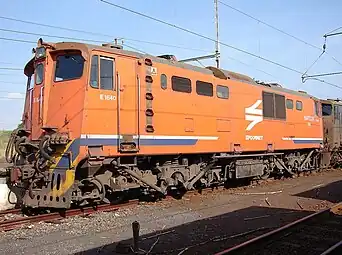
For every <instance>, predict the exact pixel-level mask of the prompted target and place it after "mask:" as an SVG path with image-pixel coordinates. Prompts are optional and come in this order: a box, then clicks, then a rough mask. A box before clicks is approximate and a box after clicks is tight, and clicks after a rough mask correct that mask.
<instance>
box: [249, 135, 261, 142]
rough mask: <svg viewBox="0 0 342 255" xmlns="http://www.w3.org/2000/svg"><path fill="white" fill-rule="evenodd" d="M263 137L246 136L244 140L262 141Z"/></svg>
mask: <svg viewBox="0 0 342 255" xmlns="http://www.w3.org/2000/svg"><path fill="white" fill-rule="evenodd" d="M263 139H264V137H263V136H262V135H246V140H252V141H262V140H263Z"/></svg>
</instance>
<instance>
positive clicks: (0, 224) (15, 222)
mask: <svg viewBox="0 0 342 255" xmlns="http://www.w3.org/2000/svg"><path fill="white" fill-rule="evenodd" d="M306 175H310V173H306ZM296 177H300V175H298V176H296ZM270 180H271V179H269V180H257V181H252V182H251V184H250V185H253V184H255V183H259V184H266V185H267V184H268V181H270ZM274 181H280V180H277V179H275V180H274ZM244 186H246V185H242V186H240V185H238V186H236V187H229V188H228V190H231V191H234V190H235V189H237V190H238V189H239V188H241V187H244ZM247 186H249V185H247ZM222 189H225V188H224V187H216V188H215V189H213V188H205V189H203V190H202V192H205V191H209V192H210V191H214V190H216V191H217V190H222ZM202 192H201V193H202ZM192 193H198V191H195V190H193V191H188V192H187V194H192ZM167 198H169V199H170V196H167ZM137 203H138V199H132V200H130V202H128V203H123V204H117V205H108V204H104V205H98V206H97V207H96V208H92V207H87V208H83V209H82V208H81V209H69V210H66V211H65V213H64V215H63V214H61V213H58V212H54V213H45V214H41V215H34V216H26V217H23V215H22V210H21V209H9V210H4V211H0V217H3V216H5V215H8V214H14V215H18V216H19V215H21V216H20V217H19V218H15V219H7V220H3V221H0V231H8V230H12V229H15V228H18V227H20V226H22V225H24V224H28V223H35V222H39V221H51V220H59V219H63V218H66V217H70V216H76V215H82V214H89V213H92V212H97V211H114V210H117V209H119V208H120V207H125V206H127V205H133V204H137Z"/></svg>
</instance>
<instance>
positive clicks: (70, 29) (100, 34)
mask: <svg viewBox="0 0 342 255" xmlns="http://www.w3.org/2000/svg"><path fill="white" fill-rule="evenodd" d="M0 18H1V19H7V20H12V21H17V22H23V23H28V24H34V25H39V26H44V27H49V28H57V29H60V30H66V31H74V32H81V33H85V34H90V35H98V36H105V37H111V38H113V36H111V35H108V34H103V33H93V32H89V31H85V30H78V29H72V28H65V27H60V26H54V25H48V24H43V23H37V22H31V21H25V20H20V19H14V18H9V17H4V16H0ZM0 30H2V31H5V32H12V33H22V34H30V35H39V36H48V37H55V38H62V39H72V40H82V39H79V38H75V37H65V36H55V35H50V34H49V35H43V34H37V33H32V32H26V31H25V32H24V31H19V30H10V29H3V28H2V29H0ZM0 39H2V38H0ZM122 39H124V40H128V41H136V42H141V43H148V44H154V45H160V46H165V47H173V48H178V49H185V50H193V51H201V52H209V50H203V49H196V48H189V47H183V46H177V45H171V44H163V43H158V42H150V41H143V40H137V39H131V38H122ZM7 40H11V39H7ZM83 40H84V41H93V42H103V41H99V40H91V39H83ZM18 41H21V40H18ZM23 42H25V41H23ZM30 42H31V41H30ZM31 43H35V42H33V41H32V42H31ZM126 46H127V47H128V48H132V49H136V48H134V47H129V46H128V45H127V44H126ZM140 52H141V51H140ZM144 53H146V52H144ZM228 58H229V57H228ZM230 59H232V60H234V61H237V62H239V63H242V64H244V65H246V66H249V67H251V68H253V69H255V70H257V71H260V72H262V73H264V74H267V75H269V76H272V77H274V76H273V75H271V74H269V73H268V72H266V71H263V70H261V69H258V68H255V67H253V66H251V65H249V64H247V63H244V62H243V61H240V60H237V59H234V58H231V57H230Z"/></svg>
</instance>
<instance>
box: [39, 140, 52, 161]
mask: <svg viewBox="0 0 342 255" xmlns="http://www.w3.org/2000/svg"><path fill="white" fill-rule="evenodd" d="M49 139H50V136H48V135H46V136H44V137H43V139H42V140H40V143H39V151H40V153H41V154H42V156H43V157H44V158H45V159H47V160H53V157H52V156H50V155H49V154H48V153H47V152H46V151H45V146H46V142H47V141H48V140H49Z"/></svg>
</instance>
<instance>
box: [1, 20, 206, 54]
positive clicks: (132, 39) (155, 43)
mask: <svg viewBox="0 0 342 255" xmlns="http://www.w3.org/2000/svg"><path fill="white" fill-rule="evenodd" d="M0 19H5V20H11V21H15V22H20V23H24V24H32V25H37V26H42V27H48V28H54V29H59V30H65V31H71V32H78V33H83V34H88V35H93V36H101V37H109V38H112V39H113V38H117V37H118V36H114V35H109V34H103V33H93V32H90V31H85V30H79V29H72V28H66V27H60V26H54V25H48V24H44V23H38V22H32V21H28V20H22V19H14V18H10V17H4V16H0ZM13 31H15V30H13ZM120 38H122V39H124V40H125V41H132V42H139V43H146V44H152V45H159V46H164V47H170V48H177V49H183V50H191V51H199V52H209V50H203V49H197V48H190V47H184V46H179V45H172V44H165V43H160V42H152V41H144V40H140V39H134V38H127V37H120ZM66 39H67V38H66ZM89 41H90V40H89ZM94 41H96V40H94Z"/></svg>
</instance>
